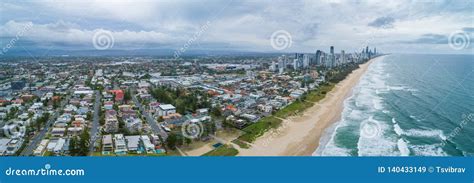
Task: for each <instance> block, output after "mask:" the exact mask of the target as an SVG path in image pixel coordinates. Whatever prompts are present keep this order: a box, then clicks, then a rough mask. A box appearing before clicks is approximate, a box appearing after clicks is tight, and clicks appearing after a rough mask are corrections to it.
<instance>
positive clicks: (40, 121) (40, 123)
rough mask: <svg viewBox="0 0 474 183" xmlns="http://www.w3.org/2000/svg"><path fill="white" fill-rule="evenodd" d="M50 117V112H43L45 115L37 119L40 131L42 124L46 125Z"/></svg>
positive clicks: (37, 127)
mask: <svg viewBox="0 0 474 183" xmlns="http://www.w3.org/2000/svg"><path fill="white" fill-rule="evenodd" d="M48 119H49V113H47V112H45V113H43V115H42V116H41V117H40V118H38V119H36V123H35V124H36V131H39V130H40V129H41V127H42V126H44V125H45V124H46V122H47V121H48Z"/></svg>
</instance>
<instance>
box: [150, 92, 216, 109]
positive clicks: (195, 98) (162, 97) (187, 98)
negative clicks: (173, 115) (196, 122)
mask: <svg viewBox="0 0 474 183" xmlns="http://www.w3.org/2000/svg"><path fill="white" fill-rule="evenodd" d="M150 91H151V92H150V93H151V95H152V96H153V97H154V98H155V99H156V100H157V101H159V102H161V103H167V104H173V105H174V106H175V107H176V112H178V113H180V114H185V113H186V112H193V113H194V112H196V109H199V108H210V106H211V103H210V102H209V100H208V94H207V93H205V92H203V91H200V90H191V91H189V90H186V89H183V88H176V89H171V88H166V87H158V88H154V89H150Z"/></svg>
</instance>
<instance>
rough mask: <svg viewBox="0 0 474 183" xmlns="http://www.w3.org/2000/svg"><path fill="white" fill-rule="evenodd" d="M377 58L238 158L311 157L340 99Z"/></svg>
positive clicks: (337, 111)
mask: <svg viewBox="0 0 474 183" xmlns="http://www.w3.org/2000/svg"><path fill="white" fill-rule="evenodd" d="M379 59H382V57H377V58H374V59H371V60H369V61H368V62H366V63H364V64H361V65H360V68H358V69H356V70H354V71H353V72H352V73H351V74H349V75H348V76H347V77H346V78H345V79H344V80H342V81H341V82H339V83H338V84H336V86H335V87H334V88H333V89H332V90H331V91H330V92H329V93H328V94H327V95H326V97H325V98H324V99H322V100H321V101H319V102H317V103H315V105H313V106H312V107H310V108H308V109H307V110H306V111H305V112H304V113H303V114H302V115H298V116H292V117H289V118H287V119H284V120H283V122H282V125H281V126H280V127H278V128H277V129H272V130H270V131H268V132H266V133H265V134H264V135H262V136H261V137H259V138H257V139H256V140H255V142H253V143H252V144H251V147H250V148H248V149H243V148H239V147H236V148H238V150H239V156H311V155H312V154H313V152H314V151H315V150H316V149H317V148H318V146H319V141H320V138H321V136H322V135H323V134H324V130H325V129H326V128H328V127H329V126H331V125H332V124H334V123H335V122H337V121H338V120H340V118H341V113H342V110H343V107H344V100H345V99H346V98H347V97H348V96H349V95H350V94H351V92H352V88H353V87H354V86H355V85H356V84H357V83H358V82H359V80H360V78H361V77H362V75H364V73H365V72H366V71H367V68H368V67H369V65H370V64H371V63H372V62H375V61H377V60H379Z"/></svg>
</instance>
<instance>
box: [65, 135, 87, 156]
mask: <svg viewBox="0 0 474 183" xmlns="http://www.w3.org/2000/svg"><path fill="white" fill-rule="evenodd" d="M89 140H90V135H89V132H88V131H87V130H83V131H82V133H81V135H80V137H79V139H78V138H77V136H74V137H73V138H71V140H70V141H69V152H70V154H71V156H87V155H88V154H89Z"/></svg>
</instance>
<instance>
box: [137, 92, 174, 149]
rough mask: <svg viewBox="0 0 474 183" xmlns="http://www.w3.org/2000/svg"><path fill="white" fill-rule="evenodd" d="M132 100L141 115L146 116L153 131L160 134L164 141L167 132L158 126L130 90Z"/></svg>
mask: <svg viewBox="0 0 474 183" xmlns="http://www.w3.org/2000/svg"><path fill="white" fill-rule="evenodd" d="M132 100H133V103H135V105H136V106H137V107H138V109H140V112H141V113H142V115H143V116H144V117H145V118H146V121H147V122H148V125H150V127H151V129H152V130H153V133H155V134H158V135H160V137H161V139H163V141H166V139H167V138H168V134H167V133H166V132H165V130H163V129H162V128H161V127H160V126H158V123H157V122H156V121H155V119H153V118H152V117H151V116H150V114H149V113H148V112H146V110H145V109H144V108H143V106H142V104H141V103H140V102H139V101H138V100H137V97H136V96H135V93H134V92H132Z"/></svg>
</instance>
